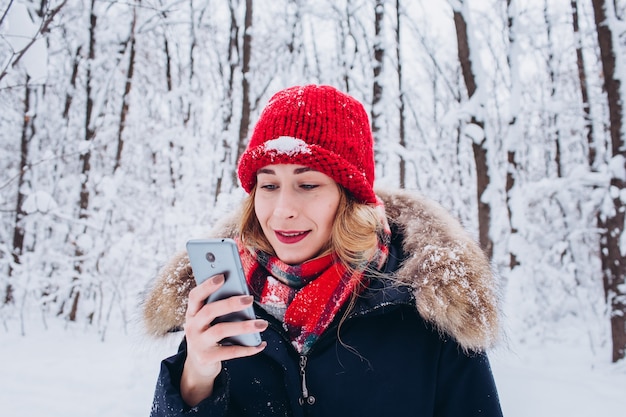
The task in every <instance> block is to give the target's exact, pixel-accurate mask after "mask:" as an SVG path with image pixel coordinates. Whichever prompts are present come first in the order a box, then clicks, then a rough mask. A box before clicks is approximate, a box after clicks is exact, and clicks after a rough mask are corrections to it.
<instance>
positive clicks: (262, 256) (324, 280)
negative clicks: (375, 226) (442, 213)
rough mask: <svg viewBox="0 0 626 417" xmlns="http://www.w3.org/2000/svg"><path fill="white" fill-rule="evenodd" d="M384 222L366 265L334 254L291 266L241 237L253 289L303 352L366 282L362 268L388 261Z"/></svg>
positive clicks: (245, 263) (242, 256)
mask: <svg viewBox="0 0 626 417" xmlns="http://www.w3.org/2000/svg"><path fill="white" fill-rule="evenodd" d="M384 224H385V230H384V233H383V234H382V236H380V237H379V245H378V249H377V251H376V253H375V254H374V255H373V256H372V257H371V258H370V260H369V261H368V262H367V263H366V265H362V266H360V267H356V268H354V269H349V268H346V266H345V265H343V264H342V263H341V262H339V261H338V260H337V257H336V256H335V254H333V253H330V254H328V255H324V256H321V257H318V258H315V259H311V260H309V261H306V262H304V263H302V264H300V265H287V264H285V263H284V262H282V261H281V260H280V259H278V258H277V257H275V256H271V255H269V254H267V253H265V252H261V251H254V252H251V251H250V250H247V249H246V248H243V247H242V245H241V243H240V242H238V243H239V253H240V255H241V260H242V264H243V268H244V271H245V274H246V280H247V282H248V287H249V288H250V291H251V293H252V294H253V295H254V297H255V299H256V300H257V302H259V304H261V305H262V306H263V308H265V310H266V311H268V312H269V313H270V314H272V315H273V316H275V317H276V318H278V319H279V320H281V321H282V322H283V325H284V327H285V329H286V330H287V334H288V336H289V339H290V340H291V343H292V345H293V346H294V347H295V349H296V350H297V351H298V352H299V353H301V354H306V353H307V352H308V351H309V350H310V349H311V346H313V344H314V343H315V341H316V340H317V339H318V338H319V337H320V335H321V334H322V333H323V332H324V330H326V329H327V328H328V326H329V325H330V323H331V322H332V320H333V318H334V317H335V316H336V314H337V312H338V311H339V310H340V309H341V308H342V307H343V306H344V304H345V303H346V301H347V300H348V299H349V297H350V296H351V295H352V294H356V293H358V292H359V291H360V289H362V288H363V287H365V284H366V282H365V277H364V272H365V271H367V270H379V269H380V268H381V267H382V266H383V265H384V264H385V261H386V260H387V255H388V253H389V248H388V243H389V237H390V233H389V227H388V225H387V223H386V218H385V219H384Z"/></svg>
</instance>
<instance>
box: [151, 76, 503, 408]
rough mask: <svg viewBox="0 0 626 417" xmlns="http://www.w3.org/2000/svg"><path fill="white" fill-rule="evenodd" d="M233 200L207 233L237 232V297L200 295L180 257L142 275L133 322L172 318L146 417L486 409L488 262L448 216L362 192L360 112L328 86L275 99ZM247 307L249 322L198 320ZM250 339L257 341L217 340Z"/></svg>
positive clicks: (492, 302)
mask: <svg viewBox="0 0 626 417" xmlns="http://www.w3.org/2000/svg"><path fill="white" fill-rule="evenodd" d="M238 174H239V179H240V181H241V184H242V186H243V188H244V189H245V190H246V191H247V192H248V193H249V197H248V198H247V200H246V201H245V202H244V204H243V207H242V210H241V212H240V213H237V214H235V215H233V216H232V217H230V218H228V219H225V221H224V222H223V223H222V224H220V225H219V226H217V227H216V228H215V230H214V231H213V232H212V235H213V236H215V237H232V238H235V239H236V240H237V243H238V245H239V252H240V255H241V257H242V261H243V265H244V270H245V273H246V279H247V282H248V286H249V288H250V292H251V294H252V295H251V296H249V297H244V296H235V297H231V298H229V299H226V300H222V301H216V302H212V303H207V304H205V300H206V298H207V297H208V296H209V295H210V294H211V293H213V292H214V291H215V290H216V289H217V288H219V287H220V286H221V285H222V284H223V282H224V277H223V276H214V277H212V278H211V279H208V280H207V281H205V282H204V283H202V284H201V285H199V286H195V284H194V280H193V276H192V273H191V269H190V267H189V261H188V259H187V257H186V255H185V254H180V255H178V256H177V257H175V258H174V259H173V260H172V261H171V262H170V263H169V265H168V266H167V267H166V268H165V269H164V270H163V272H162V273H161V275H160V277H159V278H158V279H157V280H156V284H155V286H154V288H153V289H152V290H151V292H150V294H149V296H148V299H147V300H146V303H145V306H144V314H145V320H146V325H147V328H148V330H149V331H150V332H151V333H153V334H164V333H166V332H170V331H172V330H173V329H181V328H183V327H184V332H185V337H184V339H183V342H182V344H181V346H180V349H179V352H178V353H177V354H176V355H174V356H172V357H171V358H168V359H166V360H164V361H163V363H162V366H161V373H160V375H159V378H158V382H157V387H156V392H155V397H154V404H153V407H152V416H155V417H156V416H163V417H165V416H183V415H198V416H383V415H385V416H446V417H452V416H455V417H456V416H464V417H466V416H501V415H502V413H501V410H500V405H499V401H498V396H497V392H496V388H495V384H494V380H493V377H492V374H491V370H490V367H489V363H488V360H487V357H486V354H485V349H487V348H488V347H490V346H491V345H492V344H493V342H494V341H495V339H496V336H497V322H498V312H497V300H496V284H495V281H494V278H493V275H492V273H491V270H490V265H489V262H488V260H487V259H486V257H485V256H484V254H483V253H482V251H481V250H480V249H479V248H478V246H477V245H476V244H475V242H474V241H473V240H472V239H471V238H470V237H469V236H468V234H467V233H466V232H465V231H464V230H463V229H462V228H461V226H460V225H459V223H458V222H457V221H456V220H454V219H453V218H452V216H450V215H449V214H447V213H446V212H445V211H444V210H442V209H441V208H440V207H439V206H437V205H436V204H434V203H432V202H429V201H426V200H425V199H423V198H421V197H419V196H417V195H414V194H410V193H408V192H405V191H393V192H388V191H385V192H383V191H378V192H377V193H375V192H374V189H373V182H374V157H373V142H372V135H371V131H370V127H369V121H368V118H367V114H366V112H365V110H364V108H363V106H362V105H361V104H360V103H359V102H358V101H356V100H355V99H354V98H352V97H350V96H348V95H346V94H343V93H341V92H339V91H338V90H336V89H335V88H332V87H330V86H317V85H308V86H304V87H292V88H288V89H286V90H283V91H281V92H279V93H277V94H276V95H275V96H274V97H273V98H272V99H271V100H270V102H269V103H268V105H267V107H266V108H265V109H264V111H263V113H262V114H261V116H260V119H259V121H258V122H257V124H256V126H255V129H254V132H253V134H252V137H251V139H250V143H249V144H248V148H247V149H246V151H245V153H244V154H243V156H242V158H241V160H240V161H239V166H238ZM251 304H254V309H255V311H256V315H257V319H256V320H249V321H245V322H239V323H220V324H215V325H211V323H212V322H213V320H214V319H215V318H216V317H218V316H222V315H224V314H227V313H230V312H233V311H237V310H242V309H244V308H245V307H247V306H249V305H251ZM256 331H261V332H262V338H263V342H262V343H261V345H259V346H257V347H244V346H226V345H220V340H222V339H223V338H225V337H228V336H233V335H237V334H243V333H250V332H256Z"/></svg>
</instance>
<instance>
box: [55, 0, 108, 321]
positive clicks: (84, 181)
mask: <svg viewBox="0 0 626 417" xmlns="http://www.w3.org/2000/svg"><path fill="white" fill-rule="evenodd" d="M95 2H96V0H91V5H90V9H89V10H90V13H89V40H88V52H87V70H86V74H85V97H86V100H85V113H84V132H83V134H84V136H83V140H84V141H85V142H87V143H91V142H92V141H93V139H94V137H95V134H96V132H95V129H94V126H93V124H92V122H93V107H94V94H95V92H94V91H93V85H92V82H93V79H92V65H93V63H94V60H95V48H96V24H97V20H98V19H97V16H96V12H95ZM91 156H92V149H91V147H87V149H86V150H85V151H84V152H83V153H82V154H81V155H80V162H81V183H80V198H79V201H78V206H79V209H78V219H79V220H81V221H82V220H85V219H87V218H88V217H89V198H90V191H89V182H90V174H91ZM79 227H82V228H83V233H84V231H85V226H79ZM74 254H75V256H76V261H75V262H74V271H75V274H76V275H75V276H74V278H73V280H72V281H73V285H72V287H71V290H70V294H69V297H68V300H66V301H69V302H70V303H71V306H70V308H69V311H66V308H65V306H66V301H64V302H63V303H62V304H61V308H60V311H59V315H63V314H67V319H68V320H70V321H76V316H77V313H78V303H79V300H80V296H81V285H80V280H81V275H82V273H83V259H82V258H83V255H84V253H83V249H82V248H81V247H80V245H79V244H78V242H76V243H75V253H74Z"/></svg>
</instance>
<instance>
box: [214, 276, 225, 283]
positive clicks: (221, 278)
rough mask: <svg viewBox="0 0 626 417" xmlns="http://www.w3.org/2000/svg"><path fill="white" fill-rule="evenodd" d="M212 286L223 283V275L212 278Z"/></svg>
mask: <svg viewBox="0 0 626 417" xmlns="http://www.w3.org/2000/svg"><path fill="white" fill-rule="evenodd" d="M212 281H213V284H215V285H219V284H221V283H222V282H224V275H221V274H220V275H216V276H214V277H213V278H212Z"/></svg>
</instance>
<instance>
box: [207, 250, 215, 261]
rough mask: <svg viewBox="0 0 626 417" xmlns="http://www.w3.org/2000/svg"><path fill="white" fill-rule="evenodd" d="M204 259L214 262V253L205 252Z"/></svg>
mask: <svg viewBox="0 0 626 417" xmlns="http://www.w3.org/2000/svg"><path fill="white" fill-rule="evenodd" d="M206 260H207V261H209V262H211V263H213V262H215V255H214V254H213V252H207V253H206Z"/></svg>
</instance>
